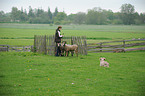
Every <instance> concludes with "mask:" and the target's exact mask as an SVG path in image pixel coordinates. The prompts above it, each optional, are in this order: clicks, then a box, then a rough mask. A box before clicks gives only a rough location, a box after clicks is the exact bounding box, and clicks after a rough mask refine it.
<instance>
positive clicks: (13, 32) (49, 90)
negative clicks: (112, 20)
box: [0, 24, 145, 96]
mask: <svg viewBox="0 0 145 96" xmlns="http://www.w3.org/2000/svg"><path fill="white" fill-rule="evenodd" d="M56 28H57V26H56V25H54V26H49V25H48V24H0V44H8V45H33V42H34V41H33V37H34V35H54V33H55V29H56ZM62 33H64V35H65V36H84V35H85V36H87V38H88V39H87V42H88V43H98V42H103V41H112V40H123V39H132V38H145V27H144V26H134V25H132V26H124V25H118V26H116V25H63V30H62ZM100 57H106V58H107V61H108V62H109V63H110V67H109V68H104V67H100V66H99V58H100ZM144 58H145V51H133V52H126V53H88V55H86V56H84V55H79V57H75V56H74V57H54V56H48V55H43V54H38V53H32V52H0V95H2V96H144V95H145V92H144V90H145V64H144V62H145V59H144Z"/></svg>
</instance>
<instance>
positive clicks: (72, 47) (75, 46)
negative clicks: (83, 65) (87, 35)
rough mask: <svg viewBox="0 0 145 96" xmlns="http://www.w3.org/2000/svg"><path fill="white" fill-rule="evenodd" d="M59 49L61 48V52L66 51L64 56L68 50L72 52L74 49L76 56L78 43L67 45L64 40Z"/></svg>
mask: <svg viewBox="0 0 145 96" xmlns="http://www.w3.org/2000/svg"><path fill="white" fill-rule="evenodd" d="M60 49H61V50H62V51H63V52H66V56H68V54H69V51H70V52H72V53H73V52H74V51H75V53H76V55H77V56H78V45H76V44H74V45H68V44H66V42H64V43H63V44H62V45H61V47H60ZM72 56H73V55H72Z"/></svg>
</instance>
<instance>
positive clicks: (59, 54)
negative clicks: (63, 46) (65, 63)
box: [55, 43, 61, 56]
mask: <svg viewBox="0 0 145 96" xmlns="http://www.w3.org/2000/svg"><path fill="white" fill-rule="evenodd" d="M55 56H61V50H60V46H58V43H56V48H55Z"/></svg>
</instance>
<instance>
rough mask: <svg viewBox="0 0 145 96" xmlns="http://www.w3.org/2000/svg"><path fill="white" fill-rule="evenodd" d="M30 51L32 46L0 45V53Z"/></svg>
mask: <svg viewBox="0 0 145 96" xmlns="http://www.w3.org/2000/svg"><path fill="white" fill-rule="evenodd" d="M32 50H33V46H13V45H0V52H1V51H16V52H22V51H23V52H30V51H32Z"/></svg>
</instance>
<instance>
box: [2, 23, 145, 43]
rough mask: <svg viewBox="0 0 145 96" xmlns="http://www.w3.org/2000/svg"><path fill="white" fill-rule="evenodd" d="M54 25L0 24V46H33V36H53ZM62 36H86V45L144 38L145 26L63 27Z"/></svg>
mask: <svg viewBox="0 0 145 96" xmlns="http://www.w3.org/2000/svg"><path fill="white" fill-rule="evenodd" d="M56 28H57V26H56V25H54V26H49V25H48V24H0V44H8V45H33V43H34V40H33V38H34V35H54V34H55V29H56ZM62 33H64V36H87V42H88V43H99V42H104V41H112V40H123V39H125V40H127V39H133V38H145V26H134V25H132V26H127V25H126V26H125V25H63V29H62Z"/></svg>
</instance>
